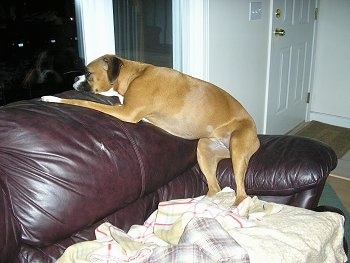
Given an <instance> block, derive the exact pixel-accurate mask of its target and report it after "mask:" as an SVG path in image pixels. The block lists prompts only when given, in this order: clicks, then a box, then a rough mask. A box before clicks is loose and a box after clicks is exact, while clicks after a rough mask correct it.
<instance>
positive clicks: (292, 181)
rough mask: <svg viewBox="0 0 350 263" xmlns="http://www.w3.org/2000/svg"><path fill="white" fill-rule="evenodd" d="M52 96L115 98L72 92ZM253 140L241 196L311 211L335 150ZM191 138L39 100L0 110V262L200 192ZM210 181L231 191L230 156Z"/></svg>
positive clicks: (33, 256)
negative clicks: (244, 193)
mask: <svg viewBox="0 0 350 263" xmlns="http://www.w3.org/2000/svg"><path fill="white" fill-rule="evenodd" d="M59 96H62V97H71V98H84V99H90V100H95V101H100V102H103V103H109V104H113V103H115V102H116V101H115V100H116V98H108V97H102V96H99V95H92V94H84V93H78V92H75V91H68V92H65V93H62V94H59ZM203 110H205V105H203ZM259 139H260V141H261V147H260V149H259V150H258V152H257V153H256V154H255V155H254V156H253V157H252V159H251V161H250V163H249V169H248V172H247V176H246V187H247V192H248V194H250V195H257V196H258V197H259V198H261V199H263V200H268V201H274V202H278V203H283V204H289V205H293V206H300V207H305V208H314V207H315V206H316V205H317V203H318V200H319V197H320V195H321V192H322V189H323V186H324V183H325V180H326V178H327V176H328V174H329V173H330V171H331V170H333V169H334V168H335V167H336V164H337V157H336V155H335V153H334V151H333V150H332V149H331V148H329V147H328V146H326V145H324V144H321V143H320V142H317V141H314V140H311V139H306V138H301V137H295V136H275V135H259ZM196 144H197V142H196V141H188V140H184V139H181V138H177V137H174V136H171V135H169V134H167V133H166V132H164V131H162V130H160V129H158V128H156V127H154V126H152V125H150V124H148V123H142V122H141V123H138V124H129V123H125V122H121V121H119V120H117V119H114V118H112V117H109V116H107V115H104V114H102V113H99V112H97V111H94V110H89V109H84V108H80V107H75V106H69V105H62V104H55V103H44V102H41V101H40V100H38V99H37V100H29V101H21V102H16V103H13V104H8V105H7V106H4V107H0V186H1V192H0V262H3V263H5V262H6V263H9V262H54V261H55V259H57V258H58V257H59V256H60V255H61V254H62V253H63V252H64V250H65V248H67V247H68V246H69V245H72V244H74V243H77V242H80V241H84V240H91V239H94V229H95V228H96V227H97V226H98V225H99V224H101V223H102V222H105V221H108V222H110V223H112V224H113V225H116V226H117V227H120V228H122V229H124V230H128V228H129V227H130V226H131V225H133V224H142V223H143V221H144V220H145V219H146V218H147V217H148V216H149V215H150V214H151V213H152V211H154V210H155V209H156V208H157V205H158V203H159V202H160V201H163V200H169V199H174V198H187V197H194V196H199V195H203V194H205V193H206V191H207V186H206V183H205V179H204V177H203V176H202V174H201V172H200V170H199V168H198V165H197V163H196ZM217 177H218V179H219V181H220V184H221V186H222V187H225V186H230V187H232V188H235V184H234V180H233V179H232V168H231V163H230V160H229V159H226V160H223V161H221V162H220V163H219V167H218V171H217Z"/></svg>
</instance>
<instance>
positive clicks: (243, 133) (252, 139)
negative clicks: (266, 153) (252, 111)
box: [230, 124, 260, 205]
mask: <svg viewBox="0 0 350 263" xmlns="http://www.w3.org/2000/svg"><path fill="white" fill-rule="evenodd" d="M252 125H254V124H252ZM252 125H249V124H248V125H242V126H241V127H240V129H238V130H235V131H234V132H233V133H232V134H231V139H230V153H231V160H232V167H233V171H234V176H235V182H236V186H237V188H236V201H235V205H238V204H239V203H240V202H242V201H243V200H244V199H245V198H246V197H247V193H246V191H245V184H244V181H245V176H246V172H247V168H248V163H249V160H250V158H251V157H252V155H253V154H254V153H255V152H256V151H257V150H258V148H259V146H260V142H259V139H258V137H257V134H256V129H255V126H252Z"/></svg>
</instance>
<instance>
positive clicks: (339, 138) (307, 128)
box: [291, 121, 350, 159]
mask: <svg viewBox="0 0 350 263" xmlns="http://www.w3.org/2000/svg"><path fill="white" fill-rule="evenodd" d="M291 134H294V135H298V136H303V137H309V138H314V139H317V140H319V141H321V142H324V143H326V144H328V145H329V146H331V147H332V148H333V150H334V151H335V153H336V154H337V157H338V159H340V158H341V157H342V156H343V155H344V154H346V153H347V152H348V151H349V150H350V129H349V128H344V127H339V126H334V125H329V124H326V123H322V122H318V121H310V122H307V123H306V124H305V125H303V127H302V128H300V129H299V130H297V131H294V132H291Z"/></svg>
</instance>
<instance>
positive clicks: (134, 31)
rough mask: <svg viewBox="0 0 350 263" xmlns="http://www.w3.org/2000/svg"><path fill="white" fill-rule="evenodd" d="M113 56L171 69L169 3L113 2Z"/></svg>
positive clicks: (153, 0)
mask: <svg viewBox="0 0 350 263" xmlns="http://www.w3.org/2000/svg"><path fill="white" fill-rule="evenodd" d="M113 11H114V12H113V13H114V32H115V49H116V54H117V55H119V56H121V57H124V58H128V59H132V60H137V61H143V62H147V63H151V64H154V65H158V66H165V67H170V68H171V67H172V66H173V59H172V58H173V52H172V50H173V37H172V36H173V34H172V1H171V0H136V1H135V0H113Z"/></svg>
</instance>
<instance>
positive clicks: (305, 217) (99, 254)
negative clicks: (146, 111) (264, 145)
mask: <svg viewBox="0 0 350 263" xmlns="http://www.w3.org/2000/svg"><path fill="white" fill-rule="evenodd" d="M234 196H235V193H234V191H233V190H232V189H230V188H225V189H223V190H222V191H221V192H220V193H218V194H217V195H216V196H215V197H213V198H208V197H206V196H201V197H197V198H189V199H181V200H172V201H168V202H162V203H160V204H159V206H158V210H156V211H155V212H154V213H153V214H152V215H151V216H150V217H149V218H148V219H147V220H146V222H145V223H144V225H135V226H132V227H131V229H130V230H129V231H128V233H125V232H124V231H122V230H120V229H118V228H116V227H114V226H112V225H111V224H109V223H104V224H102V225H101V226H99V227H98V228H97V229H96V231H95V233H96V240H94V241H86V242H81V243H78V244H75V245H73V246H71V247H69V248H68V249H67V250H66V251H65V253H64V254H63V255H62V257H61V258H60V259H59V260H58V261H57V262H58V263H62V262H79V263H80V262H81V263H82V262H178V263H180V262H186V263H188V262H208V263H209V262H244V263H247V262H270V263H273V262H286V263H288V262H291V263H296V262H317V263H319V262H345V261H346V255H345V253H344V250H343V246H342V239H343V234H344V228H343V223H344V218H343V217H342V216H341V215H339V214H336V213H331V212H323V213H317V212H313V211H309V210H306V209H302V208H296V207H291V206H286V205H278V204H275V203H266V202H263V201H261V200H258V199H257V198H256V197H254V198H250V197H248V198H247V199H245V200H244V201H243V202H242V203H241V204H240V205H239V206H238V207H237V208H234V209H231V206H232V203H233V201H234Z"/></svg>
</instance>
